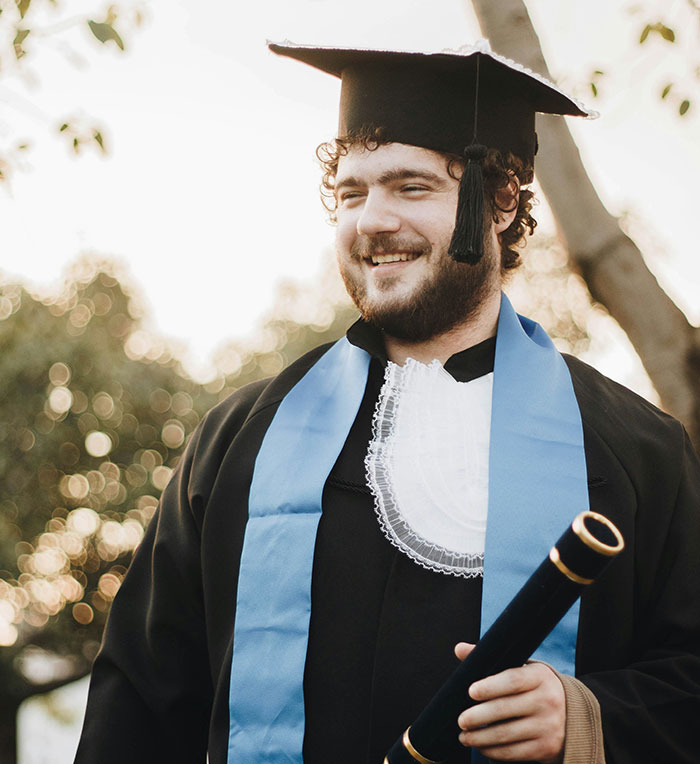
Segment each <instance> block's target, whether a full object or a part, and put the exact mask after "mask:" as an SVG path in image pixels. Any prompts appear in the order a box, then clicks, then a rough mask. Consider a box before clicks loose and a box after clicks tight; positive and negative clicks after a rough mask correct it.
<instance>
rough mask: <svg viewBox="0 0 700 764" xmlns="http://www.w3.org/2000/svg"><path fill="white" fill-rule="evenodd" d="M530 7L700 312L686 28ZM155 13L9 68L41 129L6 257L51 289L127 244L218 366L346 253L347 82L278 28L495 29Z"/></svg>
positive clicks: (661, 269) (184, 331)
mask: <svg viewBox="0 0 700 764" xmlns="http://www.w3.org/2000/svg"><path fill="white" fill-rule="evenodd" d="M678 2H679V0H676V4H677V3H678ZM649 4H650V5H651V2H650V3H649ZM528 5H529V7H530V12H531V13H532V15H533V19H534V22H535V25H536V28H537V29H538V30H539V33H540V37H541V40H542V44H543V47H544V50H545V54H546V56H547V57H548V59H549V64H550V68H551V70H552V72H553V74H554V76H555V77H558V78H559V81H560V84H562V85H563V86H564V87H565V88H568V89H570V90H572V91H573V92H574V94H575V95H577V96H578V97H579V98H581V99H582V100H584V101H586V102H588V103H590V104H591V105H592V106H594V107H596V108H598V109H599V110H600V111H601V112H602V114H603V116H602V118H601V119H600V120H598V121H597V122H584V121H578V123H576V121H575V120H570V124H571V126H572V129H573V130H574V131H575V136H576V138H577V140H578V142H579V145H580V147H581V151H582V154H583V157H584V160H585V162H586V166H587V168H588V169H589V172H590V174H591V176H592V178H593V180H594V182H595V183H596V186H597V188H598V190H599V192H600V193H601V195H602V197H603V199H604V201H605V202H606V203H607V204H608V206H609V208H610V209H611V211H612V212H614V213H615V214H621V213H625V212H628V213H629V214H630V215H631V217H632V220H633V221H636V224H635V227H634V230H635V234H636V235H637V237H638V239H639V240H640V243H641V244H643V245H644V246H645V249H646V254H647V256H648V260H649V262H650V264H651V265H652V267H653V268H654V269H655V270H656V272H657V273H659V274H661V276H662V277H663V279H664V283H665V284H668V285H670V286H669V288H670V289H671V290H672V294H673V296H674V297H675V298H676V299H677V300H679V301H680V302H681V306H682V307H683V308H684V309H685V310H686V312H687V313H688V314H689V315H690V317H691V319H693V320H695V321H698V320H699V319H700V305H699V303H698V300H697V298H696V295H697V294H698V287H699V286H700V265H699V261H698V258H697V257H694V256H693V252H694V250H695V249H696V246H697V245H696V241H695V229H696V226H695V225H693V222H694V219H695V214H696V213H695V194H694V193H693V191H692V189H694V186H692V185H691V179H692V178H697V177H698V173H699V172H700V141H697V140H692V139H691V134H692V135H693V136H697V134H698V122H699V120H698V117H697V116H693V114H692V112H691V115H689V117H687V118H686V119H685V120H680V119H679V118H678V117H677V116H675V115H674V113H673V110H672V109H667V108H664V107H663V106H662V105H661V104H660V103H659V100H658V92H659V91H660V89H661V87H663V84H665V81H666V79H665V78H667V76H668V75H667V71H671V70H673V68H674V67H675V68H676V69H677V70H680V68H681V67H682V62H681V64H679V60H677V59H676V58H674V56H675V55H676V48H677V47H680V45H681V44H682V43H683V40H679V44H678V46H671V45H668V44H667V43H663V41H661V40H660V39H658V40H657V39H650V41H649V42H648V43H647V45H646V46H645V48H644V49H642V48H640V47H639V46H638V45H637V43H636V40H637V38H638V35H639V30H640V29H641V27H642V26H643V23H644V22H645V21H647V20H650V19H648V18H647V16H645V15H644V14H641V15H637V16H631V15H630V14H629V13H628V12H626V11H625V9H626V8H627V7H628V6H629V5H630V3H628V2H625V1H624V0H614V1H611V0H588V2H586V3H561V2H558V0H531V2H529V4H528ZM59 7H60V4H59ZM145 7H146V23H145V24H144V26H143V27H142V28H141V29H139V30H137V31H135V32H132V33H128V32H127V33H125V37H126V39H127V45H128V53H127V55H119V52H118V51H117V50H116V49H115V48H114V46H112V45H111V44H110V45H107V46H104V47H101V48H97V47H96V46H94V45H91V44H90V39H89V32H88V31H87V30H86V29H85V30H83V29H82V28H76V29H73V30H67V31H66V32H64V33H62V34H60V35H55V36H53V37H49V38H47V39H46V43H47V45H46V47H47V50H46V51H45V52H43V53H40V54H39V53H37V55H36V56H35V57H33V59H32V60H31V61H30V67H29V70H30V72H32V73H33V74H34V75H35V77H36V80H37V81H38V83H40V84H37V85H36V86H34V87H33V88H31V89H30V90H29V92H28V91H27V89H26V88H23V87H21V86H20V85H19V83H18V81H17V79H16V78H14V76H13V75H12V73H11V72H10V74H9V76H8V75H7V74H6V75H5V76H4V77H3V79H2V80H0V103H2V102H3V101H5V102H6V103H7V104H8V105H9V106H10V109H6V110H5V112H4V115H3V116H2V117H1V118H0V146H1V145H4V144H5V143H6V141H7V140H9V135H10V134H11V133H10V132H9V127H10V126H13V127H14V128H17V127H18V126H19V128H20V129H21V131H22V132H21V135H22V137H26V136H27V135H33V136H34V148H33V150H32V151H31V153H30V154H29V156H28V158H27V160H26V162H25V170H26V171H24V172H21V171H18V172H16V173H15V174H14V178H13V180H12V184H11V189H10V193H9V194H8V193H7V192H6V191H2V190H1V189H0V220H1V221H2V238H1V239H0V247H1V250H0V251H1V252H2V258H1V259H0V267H2V268H3V269H4V270H5V272H6V273H9V274H12V275H17V276H19V277H21V278H22V279H24V280H25V281H29V282H31V283H32V284H35V285H41V286H46V285H49V284H51V283H52V282H55V281H56V280H57V279H58V278H59V276H60V274H61V272H62V270H63V268H64V267H65V265H66V264H67V263H68V262H70V261H72V260H74V259H75V258H76V257H77V256H78V255H80V254H81V253H85V252H92V253H98V254H102V255H106V256H110V257H117V258H119V259H121V260H122V261H123V262H124V263H126V264H127V266H128V269H129V271H130V272H131V274H132V276H133V280H134V281H135V283H136V284H137V285H138V287H139V288H140V290H141V292H142V293H144V294H145V296H146V298H147V300H148V303H149V313H150V316H151V320H152V322H153V326H154V328H156V329H157V330H159V331H160V332H162V333H163V334H165V335H167V336H169V337H174V338H179V339H181V340H183V341H185V342H186V343H188V345H189V347H190V352H191V357H192V358H193V359H194V360H195V361H199V362H200V364H201V363H203V362H205V361H206V359H207V358H209V356H210V354H211V351H212V349H213V348H215V347H216V346H217V345H219V344H221V343H223V342H224V341H225V340H226V339H228V338H231V337H240V336H242V335H244V334H245V333H246V332H248V331H249V330H250V329H251V327H252V326H253V325H254V324H255V322H256V321H257V320H258V319H259V317H260V316H261V315H262V314H263V313H264V312H265V311H266V310H267V309H268V308H269V306H270V304H271V302H272V299H273V295H274V291H275V286H276V284H277V282H278V280H280V279H290V278H291V279H295V280H299V281H303V282H308V281H309V280H312V279H314V278H315V277H316V276H317V275H318V273H319V271H320V269H321V263H322V258H323V256H324V253H325V257H326V258H327V257H329V256H330V254H329V253H330V252H331V251H332V244H333V229H332V228H331V227H330V226H329V225H328V224H327V223H326V222H325V219H324V214H323V212H322V209H321V207H320V204H319V202H318V192H317V188H318V182H319V169H318V167H317V165H316V162H315V159H314V149H315V147H316V145H317V144H318V143H319V142H320V141H321V140H324V139H328V138H330V137H332V136H333V134H334V129H335V125H336V108H337V101H338V83H337V81H336V80H335V79H334V78H332V77H329V76H327V75H322V74H320V73H317V72H315V71H314V70H312V69H310V68H308V67H305V66H303V65H300V64H297V63H295V62H291V61H287V60H283V59H279V58H277V57H275V56H274V55H272V54H270V53H268V52H267V50H266V47H265V39H266V38H270V39H273V40H282V39H284V38H289V39H291V40H294V41H299V42H308V43H318V44H323V45H333V44H338V45H349V46H358V47H372V46H377V47H388V48H393V47H398V48H404V49H440V48H442V47H458V46H459V45H461V44H463V43H465V42H469V41H472V40H473V39H474V38H475V37H477V36H478V34H479V33H478V27H477V24H476V21H475V19H474V17H473V15H472V12H471V8H470V7H469V5H468V3H467V2H466V0H381V1H380V2H377V0H354V2H353V3H346V2H341V0H294V2H290V0H258V2H255V3H246V4H244V5H242V4H241V3H233V2H224V1H223V0H196V2H195V0H151V1H150V2H149V3H148V4H147V5H146V6H145ZM666 7H667V9H668V8H669V7H670V8H671V10H672V9H673V8H672V7H673V3H671V4H670V6H669V4H666ZM95 8H102V6H100V5H99V3H96V2H95V0H73V2H72V3H71V4H70V11H71V12H75V13H76V14H79V13H80V12H81V9H84V10H85V12H86V13H89V12H90V10H91V9H92V10H93V11H94V9H95ZM649 15H650V16H652V15H654V14H653V13H650V14H649ZM657 15H658V14H657ZM651 20H652V21H654V20H656V16H655V17H654V18H653V19H651ZM117 26H118V28H119V24H117ZM29 42H30V40H28V41H27V44H28V47H29ZM69 45H70V46H71V48H72V50H73V51H74V53H75V54H77V56H78V58H82V59H83V65H81V66H80V67H78V68H76V67H75V66H74V65H72V64H70V63H69V62H67V61H66V58H65V56H64V55H63V54H61V53H60V50H61V49H65V48H66V47H67V46H69ZM37 48H38V46H37ZM506 53H507V52H506ZM3 64H5V61H3ZM596 68H599V69H603V70H604V71H605V72H606V74H605V75H604V76H603V78H601V80H600V82H599V86H600V90H601V95H602V97H601V98H599V99H597V100H596V101H595V102H592V101H593V99H592V98H591V95H590V91H587V85H586V83H587V82H588V81H589V75H590V73H591V72H592V70H593V69H596ZM696 110H697V111H700V104H698V105H696ZM41 113H45V114H47V115H51V116H52V117H53V118H56V119H59V120H61V119H63V118H64V117H71V116H73V115H83V116H85V117H87V115H89V116H91V117H93V118H95V119H98V120H99V122H100V123H101V124H104V125H105V126H106V128H105V134H106V139H107V143H108V147H109V157H108V158H107V159H104V158H101V157H99V156H98V155H97V153H96V152H93V151H91V150H87V151H85V152H84V155H83V157H82V158H80V159H78V160H76V159H74V158H73V157H72V156H71V155H70V152H69V151H68V150H67V148H66V147H65V146H64V145H63V143H61V142H60V141H59V139H58V138H57V137H56V138H53V137H46V136H47V135H48V133H49V129H50V128H51V126H52V124H53V123H52V122H47V121H46V120H45V119H43V118H41V117H40V116H39V115H40V114H41ZM540 217H544V219H545V221H546V218H547V214H546V211H544V210H542V208H540ZM691 237H692V238H691Z"/></svg>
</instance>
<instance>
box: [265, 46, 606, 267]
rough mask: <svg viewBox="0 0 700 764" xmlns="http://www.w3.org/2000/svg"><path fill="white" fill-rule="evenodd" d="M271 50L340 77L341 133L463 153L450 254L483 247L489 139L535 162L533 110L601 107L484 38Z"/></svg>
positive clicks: (466, 255)
mask: <svg viewBox="0 0 700 764" xmlns="http://www.w3.org/2000/svg"><path fill="white" fill-rule="evenodd" d="M268 45H269V47H270V50H272V51H273V52H274V53H278V54H280V55H282V56H288V57H289V58H294V59H297V60H298V61H302V62H304V63H306V64H309V65H311V66H313V67H315V68H317V69H321V70H322V71H324V72H328V73H329V74H332V75H334V76H336V77H339V78H340V80H341V83H342V86H341V93H340V119H339V125H338V137H350V136H353V135H364V134H367V133H368V131H369V132H373V131H374V130H375V129H377V128H379V129H381V135H382V138H383V139H385V140H387V141H390V142H396V143H406V144H409V145H413V146H420V147H422V148H427V149H432V150H434V151H440V152H444V153H450V154H458V155H460V156H462V157H464V159H465V162H466V168H465V171H464V172H463V174H462V180H461V182H460V192H459V202H458V208H457V220H456V224H455V233H454V235H453V238H452V243H451V245H450V254H452V256H453V257H454V258H455V259H456V260H459V261H463V262H469V263H475V262H478V260H479V259H480V258H481V256H482V254H483V178H482V174H481V160H482V159H483V158H484V156H485V155H486V151H487V149H489V148H494V149H498V150H500V151H501V152H507V151H511V152H512V153H513V154H515V155H516V156H518V157H520V159H522V160H523V162H524V163H525V164H526V165H530V166H532V164H533V161H534V157H535V153H536V152H537V135H536V133H535V113H536V112H540V113H544V114H569V115H573V116H582V117H583V116H586V117H593V116H597V115H596V114H595V112H591V111H589V110H588V109H586V108H585V107H584V106H583V105H582V104H580V103H579V102H578V101H575V100H574V99H573V98H570V97H569V96H567V95H566V94H565V93H563V92H562V91H561V90H559V88H557V86H556V85H554V84H553V83H551V82H549V81H548V80H546V79H545V78H544V77H541V76H540V75H538V74H535V73H534V72H532V71H530V70H529V69H526V68H524V67H522V66H520V65H519V64H517V63H515V62H514V61H511V60H510V59H507V58H504V57H503V56H499V55H497V54H495V53H493V52H492V51H491V50H490V47H489V45H488V42H487V41H486V40H482V41H480V42H479V43H478V44H477V45H475V46H473V47H467V46H465V47H463V48H461V49H460V50H456V51H442V52H440V53H409V52H401V51H389V50H367V49H356V48H319V47H311V46H305V45H295V44H293V43H289V42H284V43H268Z"/></svg>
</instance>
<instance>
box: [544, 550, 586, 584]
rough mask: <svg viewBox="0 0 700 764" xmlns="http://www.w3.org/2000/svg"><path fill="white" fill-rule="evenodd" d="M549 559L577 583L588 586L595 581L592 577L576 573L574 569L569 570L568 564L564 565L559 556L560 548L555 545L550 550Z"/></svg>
mask: <svg viewBox="0 0 700 764" xmlns="http://www.w3.org/2000/svg"><path fill="white" fill-rule="evenodd" d="M549 559H550V560H551V561H552V562H553V563H554V564H555V565H556V566H557V568H558V569H559V570H560V571H561V572H562V573H563V574H564V575H565V576H566V577H567V578H568V579H569V580H570V581H573V582H574V583H575V584H585V585H586V586H588V584H592V583H593V579H592V578H583V577H582V576H578V575H576V573H574V572H573V570H569V568H567V566H566V565H564V563H563V562H562V561H561V557H559V550H558V549H557V548H556V547H555V546H553V547H552V548H551V549H550V550H549Z"/></svg>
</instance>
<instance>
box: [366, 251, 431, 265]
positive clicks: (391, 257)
mask: <svg viewBox="0 0 700 764" xmlns="http://www.w3.org/2000/svg"><path fill="white" fill-rule="evenodd" d="M418 257H420V254H417V253H415V252H392V253H389V254H386V255H371V256H370V260H371V261H372V265H383V264H384V263H404V262H408V261H409V260H415V259H416V258H418Z"/></svg>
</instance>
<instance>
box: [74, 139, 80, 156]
mask: <svg viewBox="0 0 700 764" xmlns="http://www.w3.org/2000/svg"><path fill="white" fill-rule="evenodd" d="M79 148H80V141H79V140H78V138H77V137H75V138H73V151H75V153H76V154H77V153H78V150H79Z"/></svg>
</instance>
